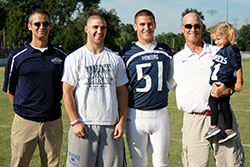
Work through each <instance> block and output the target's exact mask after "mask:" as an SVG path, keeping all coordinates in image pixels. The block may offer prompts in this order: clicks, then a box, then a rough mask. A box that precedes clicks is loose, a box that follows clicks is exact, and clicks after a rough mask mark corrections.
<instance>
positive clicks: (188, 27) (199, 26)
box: [184, 24, 201, 29]
mask: <svg viewBox="0 0 250 167" xmlns="http://www.w3.org/2000/svg"><path fill="white" fill-rule="evenodd" d="M184 27H185V28H186V29H192V28H193V27H194V29H200V28H201V25H200V24H195V25H192V24H185V25H184Z"/></svg>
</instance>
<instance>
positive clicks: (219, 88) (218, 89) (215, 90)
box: [211, 82, 231, 98]
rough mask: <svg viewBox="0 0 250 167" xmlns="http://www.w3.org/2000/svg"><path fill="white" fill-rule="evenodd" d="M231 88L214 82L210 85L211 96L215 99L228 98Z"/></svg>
mask: <svg viewBox="0 0 250 167" xmlns="http://www.w3.org/2000/svg"><path fill="white" fill-rule="evenodd" d="M230 91H231V88H228V87H226V86H225V84H223V83H222V82H214V83H213V85H212V91H211V95H212V96H213V97H215V98H219V97H222V96H229V95H230Z"/></svg>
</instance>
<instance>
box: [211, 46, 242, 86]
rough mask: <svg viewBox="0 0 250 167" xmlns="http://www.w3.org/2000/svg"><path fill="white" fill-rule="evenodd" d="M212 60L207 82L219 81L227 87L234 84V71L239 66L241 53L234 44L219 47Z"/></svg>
mask: <svg viewBox="0 0 250 167" xmlns="http://www.w3.org/2000/svg"><path fill="white" fill-rule="evenodd" d="M213 62H214V64H213V66H212V67H211V70H212V72H211V76H210V82H209V83H210V84H212V83H213V82H216V81H220V82H222V83H224V84H225V85H226V86H227V87H229V88H230V87H232V86H234V84H235V82H236V71H237V70H238V69H240V68H241V55H240V51H239V49H238V47H237V46H236V45H228V46H226V47H224V48H222V49H220V50H219V51H218V52H217V53H216V55H215V58H214V60H213Z"/></svg>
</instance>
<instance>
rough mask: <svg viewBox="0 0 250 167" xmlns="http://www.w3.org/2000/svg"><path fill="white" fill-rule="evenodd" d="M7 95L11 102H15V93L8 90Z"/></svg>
mask: <svg viewBox="0 0 250 167" xmlns="http://www.w3.org/2000/svg"><path fill="white" fill-rule="evenodd" d="M7 95H8V97H9V100H10V102H11V104H13V101H14V95H12V94H11V93H9V92H7Z"/></svg>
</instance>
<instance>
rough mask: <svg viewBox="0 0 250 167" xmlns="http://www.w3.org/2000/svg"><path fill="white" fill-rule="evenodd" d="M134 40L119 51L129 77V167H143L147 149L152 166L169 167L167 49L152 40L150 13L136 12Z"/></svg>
mask: <svg viewBox="0 0 250 167" xmlns="http://www.w3.org/2000/svg"><path fill="white" fill-rule="evenodd" d="M133 27H134V30H135V31H136V32H137V37H138V41H137V42H136V43H134V44H132V45H130V46H129V47H128V48H125V49H123V50H122V51H120V52H119V55H120V56H121V57H122V58H123V60H124V61H125V65H126V69H127V74H128V77H129V83H128V86H129V109H128V114H127V122H126V137H127V141H128V147H129V151H130V155H131V158H132V166H133V167H138V166H140V167H147V163H148V148H150V151H151V156H152V164H153V166H155V167H157V166H169V161H168V158H169V150H170V139H171V129H170V121H169V115H168V107H167V106H168V91H169V90H168V87H167V81H168V67H169V63H170V61H171V59H172V55H173V53H172V52H171V49H170V48H169V47H168V46H167V45H165V44H162V43H158V42H157V41H155V39H154V31H155V29H156V22H155V17H154V14H153V13H152V12H151V11H149V10H147V9H143V10H140V11H139V12H137V13H136V15H135V18H134V25H133Z"/></svg>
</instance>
